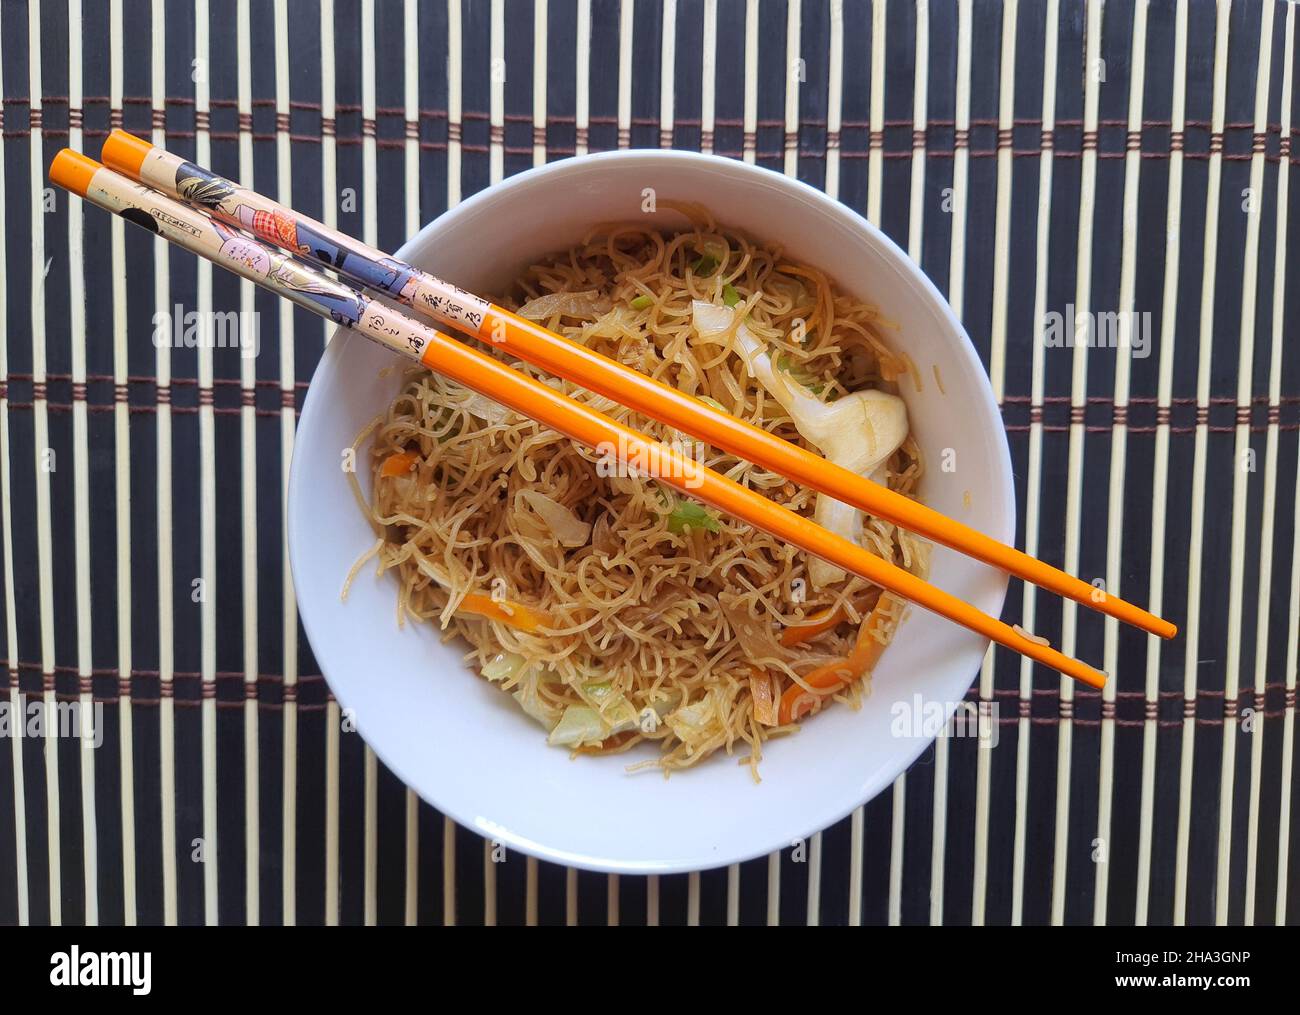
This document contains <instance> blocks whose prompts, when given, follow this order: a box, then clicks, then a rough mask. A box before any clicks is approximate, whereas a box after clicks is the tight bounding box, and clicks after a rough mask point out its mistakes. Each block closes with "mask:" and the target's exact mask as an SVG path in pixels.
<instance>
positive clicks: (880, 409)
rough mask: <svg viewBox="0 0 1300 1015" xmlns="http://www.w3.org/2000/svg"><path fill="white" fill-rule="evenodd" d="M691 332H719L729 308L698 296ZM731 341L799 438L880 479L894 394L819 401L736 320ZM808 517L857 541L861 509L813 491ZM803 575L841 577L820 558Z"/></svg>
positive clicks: (902, 432)
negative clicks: (779, 366) (778, 366)
mask: <svg viewBox="0 0 1300 1015" xmlns="http://www.w3.org/2000/svg"><path fill="white" fill-rule="evenodd" d="M692 312H693V319H694V324H695V329H696V331H697V332H698V333H699V334H700V335H701V337H705V336H709V335H717V334H720V333H724V332H726V331H728V330H730V328H731V327H732V325H733V324H734V318H735V311H734V310H733V309H732V308H731V307H719V306H717V305H715V304H713V303H706V302H704V301H703V300H695V301H694V303H692ZM735 342H736V346H737V348H738V349H739V350H740V353H741V355H742V356H743V357H744V358H745V363H746V365H747V366H748V368H749V373H750V376H751V377H753V378H755V379H756V380H757V381H758V382H759V383H760V384H762V385H763V387H764V388H766V389H767V390H768V392H769V393H770V394H771V395H772V397H773V398H775V399H776V400H777V401H778V402H779V403H780V404H781V407H782V408H783V409H785V411H786V412H788V413H789V414H790V418H791V419H792V420H793V421H794V425H795V428H796V429H797V430H798V431H799V433H800V434H801V435H802V436H803V438H804V440H806V441H808V443H810V444H812V445H813V446H815V447H816V448H817V449H818V450H820V451H821V453H822V454H823V455H824V456H825V457H826V460H827V461H830V462H834V463H835V464H836V465H839V466H842V467H843V468H846V469H848V470H849V471H850V472H856V473H857V474H858V475H860V476H862V477H864V478H866V479H869V480H872V481H873V482H877V483H881V484H883V483H884V481H885V478H886V477H885V475H884V469H883V466H884V464H885V462H886V461H888V459H889V456H890V455H892V454H893V453H894V452H895V451H897V450H898V448H899V446H900V445H901V444H902V443H903V441H904V440H906V439H907V432H908V426H907V406H906V405H905V404H904V403H903V400H902V399H901V398H899V397H898V396H897V395H891V394H888V393H886V392H884V391H877V390H875V389H872V388H867V389H865V390H863V391H854V392H852V393H851V394H848V395H845V396H844V397H843V398H840V399H837V400H836V401H834V402H823V401H821V400H820V399H818V398H816V397H814V396H813V395H812V394H811V393H810V392H809V391H808V389H807V388H805V387H804V386H803V385H802V384H799V383H797V382H792V379H791V377H790V375H789V374H787V373H786V372H784V371H781V370H777V369H776V368H775V367H774V366H773V363H772V357H771V356H770V355H769V353H768V351H767V347H766V345H765V344H764V343H763V342H762V341H761V340H760V339H759V338H758V336H757V335H755V334H754V333H753V332H752V331H750V330H749V328H748V327H747V326H746V325H745V322H744V321H741V322H740V324H739V325H737V326H736V329H735ZM813 520H814V521H815V522H817V524H818V525H821V526H822V527H823V528H826V529H829V530H830V531H831V532H834V533H836V534H837V535H840V536H843V537H844V538H845V539H848V540H850V541H851V542H854V543H857V544H858V545H859V546H861V545H862V512H861V511H859V510H858V509H857V508H855V507H853V506H851V505H849V504H843V503H841V502H839V501H837V500H834V499H832V498H830V497H827V496H826V495H825V494H818V496H817V505H816V507H815V509H814V511H813ZM808 577H809V580H810V581H811V582H812V584H813V587H814V588H821V587H822V586H825V585H832V584H834V583H835V582H838V581H842V580H843V579H844V578H845V573H844V571H843V570H842V569H840V568H838V567H835V566H834V565H833V564H828V563H827V562H826V561H824V560H822V559H821V558H820V557H812V558H810V560H809V561H808Z"/></svg>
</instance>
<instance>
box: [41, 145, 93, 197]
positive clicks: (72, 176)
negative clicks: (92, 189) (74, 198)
mask: <svg viewBox="0 0 1300 1015" xmlns="http://www.w3.org/2000/svg"><path fill="white" fill-rule="evenodd" d="M102 168H104V167H103V166H101V165H100V164H99V163H98V162H96V161H95V160H94V159H91V158H87V157H86V156H85V155H82V154H81V152H74V151H73V150H72V149H71V148H64V149H63V150H62V151H60V152H59V153H58V154H57V155H55V156H54V160H53V161H52V162H51V163H50V182H51V183H54V184H56V185H58V186H60V187H62V188H63V189H64V190H68V191H71V192H72V193H74V194H77V195H79V196H81V197H85V196H86V189H87V188H88V187H89V186H90V178H91V177H92V176H94V175H95V173H96V172H98V171H99V170H100V169H102Z"/></svg>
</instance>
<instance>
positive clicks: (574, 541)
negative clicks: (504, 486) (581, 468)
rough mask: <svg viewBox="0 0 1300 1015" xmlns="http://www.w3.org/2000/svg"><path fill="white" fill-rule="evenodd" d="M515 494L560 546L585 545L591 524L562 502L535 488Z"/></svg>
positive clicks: (589, 534)
mask: <svg viewBox="0 0 1300 1015" xmlns="http://www.w3.org/2000/svg"><path fill="white" fill-rule="evenodd" d="M515 496H516V497H517V498H518V499H519V500H521V501H523V503H524V504H526V505H528V507H530V508H532V510H533V511H534V512H536V514H537V516H538V517H539V518H540V519H541V520H542V522H543V523H545V525H546V527H547V528H548V529H549V530H550V531H551V534H552V535H554V536H555V538H556V540H557V541H558V542H559V544H560V545H561V546H586V545H587V540H588V538H590V536H591V525H590V524H589V523H587V522H584V521H582V520H580V519H579V518H578V516H577V515H575V514H574V513H573V512H572V511H570V510H569V509H568V508H567V507H565V506H564V505H563V504H561V503H559V502H558V501H556V500H553V499H552V498H550V497H548V496H546V494H544V493H541V492H540V491H537V490H520V491H519V492H518V493H517V494H515Z"/></svg>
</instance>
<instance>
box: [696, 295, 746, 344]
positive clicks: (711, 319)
mask: <svg viewBox="0 0 1300 1015" xmlns="http://www.w3.org/2000/svg"><path fill="white" fill-rule="evenodd" d="M691 319H692V322H693V323H694V324H695V330H696V331H697V332H698V333H699V335H700V337H701V338H710V337H712V336H713V335H720V334H722V333H723V332H724V331H729V330H730V329H731V325H732V322H733V321H735V319H736V312H735V311H734V310H733V309H732V308H731V307H720V306H717V305H716V304H713V303H706V302H705V301H704V300H692V301H691Z"/></svg>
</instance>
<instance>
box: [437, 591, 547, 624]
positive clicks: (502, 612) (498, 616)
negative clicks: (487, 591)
mask: <svg viewBox="0 0 1300 1015" xmlns="http://www.w3.org/2000/svg"><path fill="white" fill-rule="evenodd" d="M459 612H463V613H473V614H475V615H476V616H479V617H487V618H488V620H499V621H500V622H501V623H503V624H509V625H510V626H511V627H517V628H518V629H519V630H521V631H528V632H530V633H531V632H533V631H536V630H537V629H538V628H539V627H554V626H555V621H554V619H552V617H551V616H550V615H549V614H547V613H545V612H543V611H542V610H534V609H532V608H531V607H528V606H524V605H522V604H520V603H512V602H510V601H509V600H508V599H503V600H501V601H500V602H497V601H496V600H495V599H492V598H491V597H490V596H481V595H479V594H478V593H477V592H471V593H470V594H469V595H467V596H466V597H465V598H464V599H462V600H461V603H460V607H459Z"/></svg>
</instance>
